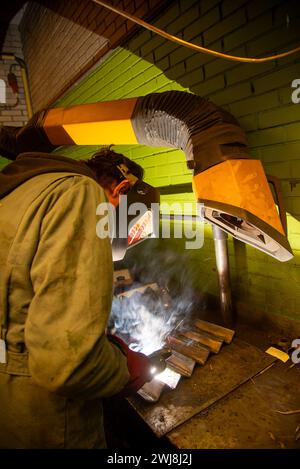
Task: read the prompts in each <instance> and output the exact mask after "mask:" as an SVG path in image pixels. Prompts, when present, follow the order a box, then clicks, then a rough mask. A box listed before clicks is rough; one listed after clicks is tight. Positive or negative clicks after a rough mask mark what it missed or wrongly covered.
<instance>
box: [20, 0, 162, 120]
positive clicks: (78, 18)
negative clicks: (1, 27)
mask: <svg viewBox="0 0 300 469" xmlns="http://www.w3.org/2000/svg"><path fill="white" fill-rule="evenodd" d="M41 3H42V4H39V3H38V2H34V1H32V2H29V4H28V6H27V8H26V11H25V14H24V16H23V19H22V21H21V24H20V30H21V35H22V42H23V47H24V53H25V57H26V63H27V67H28V72H29V79H30V85H31V96H32V104H33V110H34V111H38V110H39V109H41V108H42V107H47V106H49V104H50V103H52V102H53V101H54V100H55V99H57V97H58V96H60V95H61V94H62V92H63V91H66V90H67V89H68V88H69V87H70V86H71V85H72V84H73V83H74V82H75V81H76V80H77V79H78V77H81V76H82V74H83V73H84V72H85V71H87V70H88V69H89V68H90V67H91V66H92V65H94V64H95V63H96V62H97V61H99V59H100V58H101V57H103V56H104V55H105V54H106V53H107V52H108V51H109V50H111V49H112V48H114V47H116V46H117V45H118V44H120V42H121V41H124V40H125V39H126V38H127V37H129V36H130V34H132V33H133V32H134V30H135V25H134V23H132V22H129V21H126V20H125V19H124V18H122V17H120V16H117V15H116V14H115V13H112V12H110V11H109V10H107V9H105V8H103V7H101V6H99V5H96V4H95V3H93V2H92V1H91V0H67V1H64V2H62V1H61V0H42V2H41ZM113 3H114V5H116V6H119V7H120V8H125V9H126V10H127V11H129V12H130V13H133V14H136V15H137V16H140V17H141V18H145V19H146V18H147V19H149V20H151V18H152V15H155V14H156V13H157V11H158V9H160V8H161V6H162V5H164V4H166V3H167V2H166V1H162V0H123V1H122V0H117V1H115V2H113Z"/></svg>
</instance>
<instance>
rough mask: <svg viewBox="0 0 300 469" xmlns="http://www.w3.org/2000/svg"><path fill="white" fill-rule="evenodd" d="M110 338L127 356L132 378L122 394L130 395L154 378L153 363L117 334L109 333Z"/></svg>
mask: <svg viewBox="0 0 300 469" xmlns="http://www.w3.org/2000/svg"><path fill="white" fill-rule="evenodd" d="M107 337H108V339H109V340H110V341H111V342H112V343H114V344H115V345H116V346H117V347H119V348H120V349H121V351H122V352H123V353H124V355H126V357H127V367H128V371H129V374H130V379H129V381H128V383H127V384H126V386H125V388H124V389H123V391H122V392H121V395H122V396H128V395H130V394H132V393H135V392H136V391H138V390H139V389H140V388H141V387H142V386H143V385H144V384H145V383H146V382H147V381H151V380H152V379H153V374H152V373H151V371H150V370H151V368H152V364H151V362H150V360H149V358H148V357H147V355H144V354H143V353H140V352H134V351H133V350H131V349H130V348H129V347H128V345H127V344H126V343H125V342H124V341H123V340H122V339H120V337H117V336H115V335H108V336H107Z"/></svg>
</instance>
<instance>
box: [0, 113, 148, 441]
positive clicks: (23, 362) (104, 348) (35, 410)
mask: <svg viewBox="0 0 300 469" xmlns="http://www.w3.org/2000/svg"><path fill="white" fill-rule="evenodd" d="M33 122H34V120H33ZM30 149H33V150H34V151H31V150H30ZM52 150H53V148H51V145H50V144H49V142H48V141H47V139H46V137H45V135H42V133H41V131H37V129H36V128H34V124H33V125H32V121H31V124H30V125H29V126H26V128H25V129H14V128H4V127H3V128H2V129H1V130H0V154H1V155H2V156H5V157H8V158H10V159H11V160H14V161H13V162H12V163H10V164H8V165H7V166H6V167H5V168H4V169H3V170H2V172H0V239H1V244H0V334H1V335H0V402H1V405H0V447H1V448H104V447H105V445H106V443H105V434H104V429H103V421H102V420H103V418H102V404H101V399H102V398H104V397H107V396H111V395H114V394H117V393H122V394H123V395H126V394H128V393H130V392H135V391H136V390H137V389H139V388H140V387H141V386H142V385H143V384H144V383H145V382H146V381H148V380H150V378H151V374H150V366H151V365H150V363H149V359H148V358H147V357H146V356H145V355H143V354H141V353H136V352H133V351H131V350H129V349H128V348H127V347H126V345H125V344H124V343H123V342H122V341H120V340H118V338H111V337H108V336H107V335H106V325H107V320H108V317H109V313H110V307H111V296H112V249H111V241H110V239H109V238H103V239H101V238H99V237H97V236H96V222H97V220H96V208H97V206H98V204H99V203H101V202H104V201H105V200H106V199H105V193H106V196H107V197H108V199H109V200H110V201H111V202H112V203H113V204H114V206H115V207H117V205H118V199H119V195H120V194H121V193H123V194H124V193H126V192H130V191H132V190H133V191H134V186H135V184H136V181H141V180H142V177H143V170H142V168H141V167H140V166H138V165H137V164H136V163H134V162H132V161H130V160H129V159H128V158H126V157H125V156H123V155H121V154H117V153H115V152H113V151H112V150H110V149H109V148H108V149H104V150H100V151H99V152H98V153H96V154H95V155H94V156H93V157H92V158H91V159H90V160H87V161H75V160H72V159H70V158H66V157H62V156H58V155H57V154H53V153H51V151H52ZM24 151H25V153H24ZM22 152H23V153H22ZM126 176H128V177H126ZM101 186H102V187H101Z"/></svg>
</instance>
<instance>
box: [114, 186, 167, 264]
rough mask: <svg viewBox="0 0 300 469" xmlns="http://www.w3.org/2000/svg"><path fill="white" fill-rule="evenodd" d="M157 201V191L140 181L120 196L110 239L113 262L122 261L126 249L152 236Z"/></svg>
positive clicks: (157, 210) (158, 197) (158, 196)
mask: <svg viewBox="0 0 300 469" xmlns="http://www.w3.org/2000/svg"><path fill="white" fill-rule="evenodd" d="M159 201H160V195H159V191H158V190H157V189H156V188H155V187H153V186H150V185H149V184H147V183H146V182H144V181H141V180H137V181H136V183H135V184H134V185H133V186H132V187H131V189H130V190H129V191H128V192H127V194H124V195H121V196H120V203H119V205H118V206H117V208H116V213H115V227H114V231H113V238H112V254H113V261H120V260H122V259H123V258H124V256H125V254H126V251H127V249H129V248H131V247H132V246H136V245H137V244H138V243H140V242H141V241H144V240H145V239H147V238H149V237H151V236H153V234H154V232H155V223H156V220H155V219H154V218H155V214H159Z"/></svg>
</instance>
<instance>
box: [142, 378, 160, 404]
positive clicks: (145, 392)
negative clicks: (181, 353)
mask: <svg viewBox="0 0 300 469" xmlns="http://www.w3.org/2000/svg"><path fill="white" fill-rule="evenodd" d="M164 387H165V383H163V382H161V381H158V380H157V379H153V380H152V381H150V383H145V384H144V386H142V387H141V388H140V389H139V390H138V392H137V394H139V396H141V397H142V398H143V399H144V400H145V401H148V402H157V401H158V399H159V398H160V396H161V393H162V392H163V389H164Z"/></svg>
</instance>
